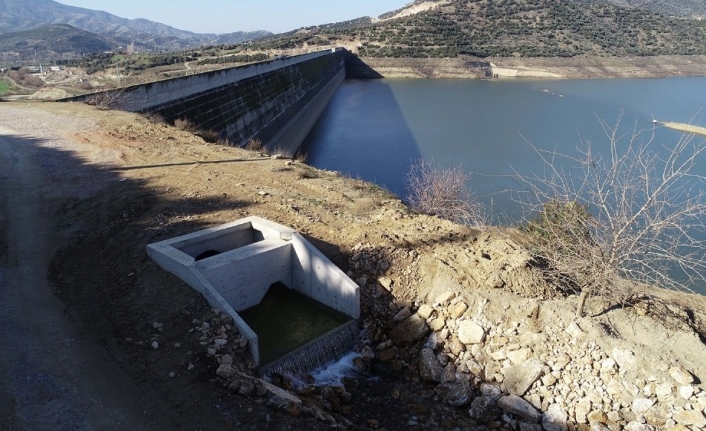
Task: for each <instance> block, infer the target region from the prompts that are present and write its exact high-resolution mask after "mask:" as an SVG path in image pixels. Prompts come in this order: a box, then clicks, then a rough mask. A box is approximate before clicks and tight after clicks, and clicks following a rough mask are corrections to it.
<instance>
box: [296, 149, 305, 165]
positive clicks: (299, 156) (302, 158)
mask: <svg viewBox="0 0 706 431" xmlns="http://www.w3.org/2000/svg"><path fill="white" fill-rule="evenodd" d="M307 158H308V154H307V153H304V152H301V151H297V154H295V155H294V160H295V161H296V162H298V163H306V160H307Z"/></svg>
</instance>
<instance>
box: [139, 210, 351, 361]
mask: <svg viewBox="0 0 706 431" xmlns="http://www.w3.org/2000/svg"><path fill="white" fill-rule="evenodd" d="M147 253H148V254H149V256H150V257H151V258H152V259H153V260H154V261H155V262H156V263H157V264H158V265H159V266H161V267H162V268H164V269H165V270H167V271H169V272H171V273H172V274H174V275H176V276H177V277H179V278H181V279H182V280H183V281H184V282H186V283H187V284H188V285H189V286H191V287H192V288H194V289H196V290H197V291H198V292H199V293H201V294H202V295H203V296H204V297H205V298H206V299H207V300H208V303H209V304H210V305H211V306H212V307H215V308H219V309H221V310H223V311H225V312H226V313H228V314H230V315H231V317H233V321H234V322H235V325H236V327H237V328H238V330H239V332H240V333H241V334H242V335H244V336H245V337H247V339H248V342H249V349H250V354H251V355H252V358H253V361H254V362H255V364H256V365H258V366H259V367H260V371H261V373H262V374H268V373H270V372H285V371H289V372H301V371H310V370H312V369H314V368H316V367H319V366H322V365H324V364H325V363H327V362H329V361H331V360H334V359H338V357H340V356H342V355H343V354H344V353H345V352H346V351H347V350H349V349H350V348H351V347H352V346H353V344H354V342H355V340H356V339H357V335H358V325H357V319H358V318H359V317H360V288H359V287H358V285H357V284H356V283H354V282H353V281H352V280H351V279H350V278H349V277H348V276H347V275H346V274H344V273H343V271H341V270H340V269H339V268H338V267H336V266H335V265H334V264H333V263H331V261H329V260H328V258H326V256H324V255H323V254H322V253H321V252H320V251H319V250H318V249H316V248H315V247H314V246H313V245H311V243H309V241H307V240H306V239H305V238H304V237H303V236H302V235H301V234H299V233H298V232H297V231H295V230H293V229H291V228H288V227H286V226H282V225H280V224H277V223H273V222H271V221H269V220H265V219H263V218H260V217H247V218H244V219H240V220H237V221H235V222H232V223H227V224H224V225H221V226H217V227H214V228H210V229H205V230H201V231H198V232H194V233H191V234H188V235H184V236H180V237H177V238H172V239H168V240H165V241H160V242H157V243H154V244H149V245H148V246H147Z"/></svg>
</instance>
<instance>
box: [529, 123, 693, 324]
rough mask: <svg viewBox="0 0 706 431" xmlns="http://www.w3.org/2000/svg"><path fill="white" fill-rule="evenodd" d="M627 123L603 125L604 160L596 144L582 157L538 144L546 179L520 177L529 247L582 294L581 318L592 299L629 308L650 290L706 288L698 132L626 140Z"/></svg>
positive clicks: (551, 271)
mask: <svg viewBox="0 0 706 431" xmlns="http://www.w3.org/2000/svg"><path fill="white" fill-rule="evenodd" d="M619 124H620V120H618V123H617V124H616V125H615V126H614V127H610V126H608V125H607V124H606V123H605V122H603V121H601V125H602V127H603V129H604V131H605V132H606V136H607V143H608V145H607V151H605V155H601V153H600V152H598V151H596V150H597V148H595V147H594V146H593V145H592V144H591V143H590V142H584V143H583V146H582V148H581V149H579V152H578V155H577V156H570V155H565V154H560V153H558V152H556V151H545V150H541V149H538V148H536V147H534V149H535V151H536V152H537V154H538V155H539V156H540V157H541V158H542V161H543V162H544V165H545V168H546V173H545V175H544V176H539V175H535V176H531V177H528V176H522V175H517V174H516V178H517V179H518V181H519V183H520V184H521V185H522V190H521V192H522V193H521V194H520V195H519V196H520V199H519V200H520V202H521V203H522V204H523V206H524V208H525V210H526V214H532V215H533V216H532V218H530V219H529V220H528V221H527V222H526V223H525V226H524V229H525V230H526V232H527V233H529V234H530V235H529V237H530V241H531V246H530V247H532V249H533V250H534V252H535V253H536V255H537V256H538V258H539V259H541V260H543V261H544V262H546V266H545V272H546V274H547V276H549V277H553V278H555V279H557V280H558V281H560V282H565V283H574V284H575V286H576V288H577V290H580V291H581V296H580V299H579V306H578V310H577V312H578V314H579V315H582V314H583V308H584V304H585V300H586V298H587V297H588V296H591V295H602V296H607V297H609V298H612V300H614V301H619V302H622V303H626V302H628V303H629V302H631V301H633V300H635V299H636V298H638V297H639V295H640V293H641V292H644V291H645V289H646V286H660V287H666V288H671V289H681V290H689V289H690V288H691V287H692V286H693V285H694V284H695V283H699V284H703V283H705V282H706V259H705V257H706V253H705V250H706V248H705V247H706V225H705V224H704V223H705V222H704V220H706V219H705V217H706V195H705V194H704V180H706V178H704V177H703V176H701V175H699V174H698V172H697V170H696V168H697V164H698V163H703V160H702V158H701V156H702V153H704V151H706V145H705V144H704V142H696V140H695V139H694V136H693V135H690V136H685V137H683V138H682V139H680V140H679V142H677V143H676V144H675V145H670V146H663V145H657V144H656V143H655V142H654V136H653V135H647V134H646V133H644V132H640V131H636V130H633V131H632V132H631V133H628V134H624V135H620V134H619V133H618V131H617V130H618V126H619ZM562 161H563V162H568V163H570V164H572V165H573V166H574V168H573V169H572V168H561V167H560V166H562V163H561V162H562ZM563 166H566V164H565V163H564V164H563Z"/></svg>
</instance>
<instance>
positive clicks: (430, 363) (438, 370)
mask: <svg viewBox="0 0 706 431" xmlns="http://www.w3.org/2000/svg"><path fill="white" fill-rule="evenodd" d="M443 372H444V368H443V367H442V366H441V364H440V363H439V360H438V359H436V355H435V354H434V351H433V350H431V349H422V352H421V353H420V355H419V377H420V378H421V379H422V380H424V381H425V382H435V383H439V381H440V380H441V375H442V374H443Z"/></svg>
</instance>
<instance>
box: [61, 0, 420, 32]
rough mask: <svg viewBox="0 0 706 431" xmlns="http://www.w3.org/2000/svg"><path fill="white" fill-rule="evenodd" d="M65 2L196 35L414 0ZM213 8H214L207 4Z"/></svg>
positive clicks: (344, 16)
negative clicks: (156, 23) (165, 25)
mask: <svg viewBox="0 0 706 431" xmlns="http://www.w3.org/2000/svg"><path fill="white" fill-rule="evenodd" d="M58 2H59V3H63V4H67V5H71V6H78V7H83V8H87V9H94V10H102V11H106V12H110V13H112V14H114V15H118V16H121V17H123V18H146V19H149V20H150V21H156V22H161V23H162V24H168V25H171V26H172V27H176V28H178V29H181V30H189V31H193V32H196V33H232V32H234V31H253V30H269V31H272V32H275V33H281V32H285V31H289V30H294V29H296V28H299V27H305V26H310V25H315V24H325V23H330V22H337V21H345V20H349V19H353V18H358V17H361V16H378V15H380V14H382V13H384V12H389V11H392V10H395V9H398V8H400V7H402V6H404V5H405V4H407V3H409V2H411V0H353V1H350V0H346V1H340V0H339V1H335V0H326V1H324V0H139V1H138V0H120V1H115V0H58ZM205 5H208V6H205Z"/></svg>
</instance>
